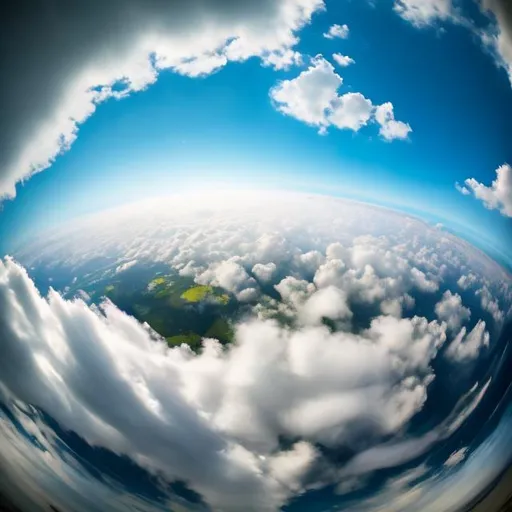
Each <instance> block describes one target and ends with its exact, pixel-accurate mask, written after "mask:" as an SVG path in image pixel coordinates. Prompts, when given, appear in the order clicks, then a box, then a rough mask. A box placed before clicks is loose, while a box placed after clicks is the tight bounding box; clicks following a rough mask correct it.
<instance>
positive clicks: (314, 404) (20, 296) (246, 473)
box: [0, 193, 510, 510]
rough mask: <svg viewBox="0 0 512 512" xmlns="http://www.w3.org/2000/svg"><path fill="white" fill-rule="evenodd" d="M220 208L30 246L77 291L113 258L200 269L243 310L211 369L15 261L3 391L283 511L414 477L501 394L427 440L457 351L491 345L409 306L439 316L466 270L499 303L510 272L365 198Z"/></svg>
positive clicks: (205, 352)
mask: <svg viewBox="0 0 512 512" xmlns="http://www.w3.org/2000/svg"><path fill="white" fill-rule="evenodd" d="M224 199H225V200H223V201H222V202H219V201H218V197H217V196H216V197H214V198H213V197H210V198H208V197H203V198H202V199H201V200H197V197H196V199H195V200H191V198H190V197H181V198H175V199H173V205H174V208H172V209H169V208H168V207H167V208H166V205H167V206H168V204H169V200H168V199H165V200H162V203H158V202H156V203H152V204H148V205H144V204H142V205H139V206H138V207H137V208H134V207H133V206H130V207H129V208H126V209H120V210H118V211H115V212H109V215H108V217H103V216H95V217H92V218H90V219H88V220H84V221H83V222H82V223H80V224H78V225H73V226H70V227H69V228H65V229H63V231H62V232H61V233H57V234H55V235H54V237H53V238H51V239H48V238H46V239H44V240H42V241H41V242H38V243H40V244H41V245H37V243H36V244H35V245H33V246H32V247H31V248H30V249H29V250H28V253H29V254H30V255H31V257H32V258H33V260H32V261H28V260H27V263H28V264H29V265H30V266H33V265H36V266H37V267H38V268H39V270H40V271H43V270H45V269H50V270H51V268H53V267H54V266H57V267H58V268H59V269H60V272H65V271H66V269H69V275H70V278H69V280H70V281H71V279H73V278H74V277H75V276H79V279H78V281H77V283H78V284H77V286H81V284H80V283H81V279H82V278H83V276H84V274H87V272H88V271H89V270H88V267H87V264H88V263H89V262H90V260H91V259H92V258H102V259H104V260H106V261H110V262H111V263H110V272H111V275H114V274H113V270H114V269H115V268H116V267H117V266H118V265H119V262H121V261H133V260H135V259H137V261H138V262H139V264H141V265H143V264H145V263H159V264H160V265H162V264H164V263H165V264H167V265H169V267H170V268H169V272H170V273H172V272H181V271H183V269H186V268H187V269H188V270H187V273H188V275H191V276H193V277H194V278H195V279H196V281H197V282H204V283H211V284H215V285H216V286H222V287H225V288H226V289H229V290H230V291H232V293H236V294H237V297H238V298H239V300H244V301H248V302H249V304H244V305H243V306H241V308H242V310H243V313H244V314H243V315H242V316H241V318H240V319H239V320H238V322H237V324H236V326H235V333H236V334H235V342H234V343H233V344H232V345H231V346H229V347H222V346H221V345H220V343H218V342H217V341H216V340H212V339H210V340H203V349H202V351H200V352H199V353H198V354H195V353H193V352H192V351H191V350H189V349H188V348H187V347H186V346H182V347H178V348H175V349H169V348H168V347H167V345H166V344H165V342H164V341H163V340H161V339H160V337H159V336H158V335H157V334H156V333H155V332H154V331H152V330H151V329H150V328H149V327H148V326H144V325H141V324H139V323H138V322H137V321H136V320H135V319H133V318H131V317H129V316H127V315H126V314H124V313H122V312H121V311H120V310H119V309H118V308H117V307H116V306H114V305H113V304H111V303H109V302H106V303H105V304H103V305H102V306H101V307H97V306H91V307H88V306H87V305H86V304H85V303H84V302H83V301H81V300H76V299H74V300H69V301H68V300H65V299H64V298H63V297H61V296H60V295H59V294H58V293H56V292H54V291H51V292H50V294H49V296H48V297H47V298H43V297H41V296H40V295H39V294H38V292H37V291H36V289H35V287H34V286H33V284H32V282H31V281H30V279H29V278H28V277H27V275H26V273H25V272H24V271H23V270H22V269H21V268H20V267H19V266H18V265H16V264H15V263H14V262H13V261H12V260H7V261H5V262H4V263H2V264H1V265H0V329H1V332H0V335H1V338H2V340H3V341H2V347H1V356H2V357H0V383H1V384H2V385H1V386H0V392H2V390H6V392H7V393H10V394H12V395H13V396H14V397H15V398H16V399H18V400H21V401H22V402H27V403H32V404H34V405H35V406H36V407H40V408H42V409H44V410H45V411H47V412H48V413H49V414H50V415H51V416H54V417H55V419H56V420H57V421H59V423H60V424H61V425H62V426H63V427H64V428H66V429H69V430H72V431H76V433H77V434H78V435H80V436H82V437H83V438H84V439H85V440H86V441H87V442H89V443H90V444H92V445H94V446H101V447H105V448H108V449H110V450H113V451H114V452H115V453H118V454H121V455H126V456H128V457H130V458H132V459H133V460H134V461H135V462H136V463H137V464H139V465H141V466H142V467H144V468H146V469H147V470H148V471H150V472H152V473H155V474H158V475H159V476H160V477H161V478H164V479H165V480H180V481H183V482H185V483H186V485H187V486H188V487H189V488H190V489H192V490H194V491H196V492H198V493H200V494H201V496H202V497H203V498H204V500H205V501H206V502H207V504H208V505H210V506H212V507H217V508H220V509H226V510H231V509H235V510H236V509H237V507H238V508H239V507H240V503H243V506H244V507H245V508H247V509H249V510H250V509H251V508H252V509H253V510H267V509H268V510H272V509H276V508H279V507H281V506H282V505H283V504H284V503H285V502H286V501H287V500H288V499H289V498H291V497H293V496H296V495H297V494H300V493H302V492H305V491H306V490H307V489H309V488H318V487H321V486H324V485H337V484H338V483H339V482H340V481H342V480H343V479H346V478H348V477H349V476H350V475H355V476H356V477H357V478H359V475H360V476H361V478H363V477H365V476H367V475H366V474H367V473H368V472H371V471H373V470H375V469H379V468H381V467H392V466H394V465H396V464H403V463H405V462H407V461H409V460H411V459H412V458H414V457H416V456H419V455H421V454H424V453H425V452H426V451H427V450H428V449H430V448H431V447H432V446H433V445H434V444H435V443H437V442H438V441H440V440H442V439H445V438H446V436H448V435H451V433H453V432H454V431H455V430H457V428H459V427H460V426H461V425H462V423H463V422H464V421H465V420H466V419H467V417H468V416H469V415H470V414H471V413H472V411H473V410H474V408H475V407H476V406H477V405H478V403H479V401H480V400H481V399H482V396H483V394H484V393H485V390H486V389H487V387H488V383H487V384H486V385H485V386H483V387H479V386H478V385H475V386H474V387H472V388H471V390H470V392H469V393H467V395H465V396H464V397H462V399H461V400H460V401H459V402H457V404H456V405H455V406H454V408H453V411H452V413H450V414H449V415H448V417H447V418H446V419H445V420H443V421H442V422H441V424H440V425H438V427H436V428H434V430H433V432H431V433H428V435H425V436H424V437H423V436H420V437H414V429H413V428H412V427H411V425H410V421H411V419H412V418H414V416H415V415H416V414H417V413H418V411H420V410H422V409H423V407H424V405H425V403H426V402H428V400H429V385H430V383H431V382H432V380H433V379H434V378H435V375H434V368H435V367H436V365H435V364H433V363H434V361H435V359H436V357H438V353H439V351H440V350H444V346H445V344H446V343H447V342H448V343H449V345H448V348H447V349H446V352H447V355H448V354H450V356H451V357H452V358H453V359H455V360H469V359H472V358H474V357H476V355H478V353H479V352H480V350H481V349H480V348H479V346H480V345H481V346H483V345H485V344H486V343H490V342H491V337H490V336H489V334H488V333H486V332H484V329H482V326H481V325H480V327H478V329H477V328H475V329H474V330H473V331H471V332H470V333H469V334H467V333H466V332H465V331H464V333H463V335H461V337H460V339H459V340H458V341H457V339H456V340H455V341H453V340H452V339H451V334H449V337H447V329H448V326H447V323H446V322H440V321H437V320H436V321H429V320H428V319H427V318H426V317H424V316H417V315H415V312H414V311H413V310H412V309H411V308H412V307H413V306H414V302H415V297H418V302H419V301H420V300H422V298H423V293H425V292H428V293H431V294H436V295H433V296H430V297H429V298H428V299H429V300H428V301H426V302H427V303H430V304H431V305H430V306H428V307H429V308H430V309H431V310H430V311H429V312H425V315H426V316H429V317H430V318H432V317H433V316H434V309H435V306H434V304H436V303H440V302H443V300H444V299H446V298H447V294H445V296H444V297H442V296H441V293H440V292H439V287H440V286H441V284H442V290H443V291H444V290H445V289H447V287H449V286H450V285H451V284H454V283H455V282H456V281H457V279H459V280H460V278H461V277H462V275H470V274H469V271H468V269H471V273H472V274H471V275H475V276H477V277H478V281H479V282H480V283H485V286H486V288H487V289H488V290H489V293H490V294H491V296H492V298H493V299H494V298H495V297H499V301H500V303H502V304H503V307H505V306H506V305H507V304H509V302H507V300H510V298H509V299H507V288H506V284H507V283H509V282H510V277H509V276H508V275H507V274H506V272H505V271H504V270H503V269H501V267H499V266H498V265H497V264H495V263H493V262H492V261H491V260H490V259H489V258H487V257H486V256H484V255H483V254H482V253H481V252H480V251H478V250H476V249H474V248H472V247H471V246H470V245H469V244H468V243H467V242H464V241H463V240H460V239H458V238H456V237H455V236H453V235H451V234H450V233H447V232H443V231H440V230H439V229H436V228H434V227H432V226H430V225H428V224H426V223H423V222H421V221H419V220H416V219H414V218H410V217H407V216H403V215H401V214H397V213H395V212H391V211H389V210H385V209H380V208H375V207H370V206H368V205H363V204H361V203H355V202H351V201H346V200H340V199H335V198H326V197H323V196H322V197H320V196H319V197H315V196H309V195H301V194H283V193H279V194H268V195H267V196H266V197H265V208H264V209H262V208H261V201H262V196H261V195H260V194H257V195H254V196H252V195H251V194H240V193H236V194H233V195H232V196H229V194H228V195H227V196H226V198H224ZM182 205H189V206H190V205H200V207H199V206H198V207H197V208H198V209H199V211H196V210H194V207H193V206H191V207H190V208H182V207H181V206H182ZM206 219H207V220H208V222H203V220H206ZM25 257H26V256H25ZM251 271H252V272H253V274H254V275H255V276H256V277H257V278H258V280H259V279H260V278H261V275H260V276H258V273H259V272H260V271H262V272H263V271H265V272H264V273H265V277H268V281H266V282H265V286H264V287H262V290H263V289H265V290H268V289H269V288H270V287H271V286H272V285H274V286H275V289H276V291H277V292H278V293H279V295H280V296H281V297H282V300H281V301H279V300H276V299H274V298H271V297H269V296H266V295H265V294H264V292H263V291H262V290H260V289H258V284H257V282H256V280H255V279H254V278H252V277H251ZM266 271H269V272H266ZM270 271H271V272H270ZM462 271H464V272H465V274H461V272H462ZM260 274H261V272H260ZM283 276H284V277H283ZM120 277H121V276H118V277H116V279H119V278H120ZM75 284H76V283H75ZM481 286H482V287H483V284H481ZM468 293H471V292H468ZM483 293H484V292H482V294H483ZM257 294H259V295H258V304H257V305H253V304H251V301H252V300H254V299H255V298H256V296H257ZM271 295H272V296H274V295H273V294H272V293H271ZM451 297H452V298H453V297H455V294H454V293H453V292H452V294H451ZM491 300H492V299H491ZM422 306H423V304H422ZM472 309H473V312H472V316H477V318H478V314H479V313H480V314H481V311H479V309H478V305H475V306H474V307H473V308H472ZM405 311H407V315H408V317H406V318H401V315H402V312H405ZM422 314H423V313H422ZM271 318H276V320H275V321H273V320H269V319H271ZM326 320H329V321H326ZM324 323H325V324H327V325H324ZM483 327H485V325H484V326H483ZM479 329H480V330H479ZM496 333H497V335H499V329H498V330H497V331H496ZM450 342H451V343H450ZM21 376H22V377H21ZM472 378H473V377H472ZM468 384H469V386H471V385H472V384H473V381H472V382H471V383H468ZM462 385H464V384H462ZM98 390H101V392H99V391H98ZM454 400H455V399H454ZM141 429H144V432H145V433H146V435H145V436H143V437H142V436H140V430H141ZM282 440H286V441H288V440H290V441H292V443H291V444H290V443H288V442H285V443H282ZM318 443H320V444H322V445H323V448H322V450H320V449H317V448H315V446H316V445H317V444H318ZM347 446H348V447H350V448H351V449H352V450H354V452H355V453H354V457H352V458H351V460H350V461H348V462H347V463H346V464H345V463H343V464H341V463H340V464H339V465H338V466H336V467H333V466H332V462H330V461H329V460H330V459H329V458H328V457H325V456H324V453H325V450H328V451H329V450H334V449H335V450H339V448H340V447H347ZM197 460H200V461H201V464H199V465H198V464H197ZM312 475H316V476H317V477H316V479H315V478H313V477H312ZM62 508H63V509H65V508H66V507H65V506H63V507H62ZM84 508H86V507H84ZM169 508H173V507H169ZM176 508H178V507H176Z"/></svg>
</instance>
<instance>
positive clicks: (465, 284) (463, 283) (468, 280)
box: [457, 272, 478, 290]
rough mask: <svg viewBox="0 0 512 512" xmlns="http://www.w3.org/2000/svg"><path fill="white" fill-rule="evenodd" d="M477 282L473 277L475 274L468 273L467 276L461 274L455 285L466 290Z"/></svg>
mask: <svg viewBox="0 0 512 512" xmlns="http://www.w3.org/2000/svg"><path fill="white" fill-rule="evenodd" d="M477 282H478V278H477V277H476V276H475V274H472V273H471V272H469V273H468V274H467V275H466V274H462V275H461V276H460V277H459V279H458V280H457V284H458V285H459V286H460V287H461V288H462V289H463V290H467V289H468V288H471V286H473V285H474V284H476V283H477Z"/></svg>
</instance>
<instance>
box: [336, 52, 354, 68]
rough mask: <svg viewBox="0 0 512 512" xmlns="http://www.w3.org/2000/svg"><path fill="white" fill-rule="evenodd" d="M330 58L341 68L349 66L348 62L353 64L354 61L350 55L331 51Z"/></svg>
mask: <svg viewBox="0 0 512 512" xmlns="http://www.w3.org/2000/svg"><path fill="white" fill-rule="evenodd" d="M332 58H333V59H334V61H335V62H336V64H338V66H341V67H342V68H346V67H347V66H350V64H355V62H356V61H355V60H354V59H353V58H352V57H349V56H348V55H342V54H341V53H333V54H332Z"/></svg>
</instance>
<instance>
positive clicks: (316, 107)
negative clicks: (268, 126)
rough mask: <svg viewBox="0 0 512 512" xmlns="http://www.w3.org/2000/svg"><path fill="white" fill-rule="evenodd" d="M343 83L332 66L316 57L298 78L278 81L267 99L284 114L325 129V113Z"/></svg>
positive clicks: (326, 123) (326, 114)
mask: <svg viewBox="0 0 512 512" xmlns="http://www.w3.org/2000/svg"><path fill="white" fill-rule="evenodd" d="M342 83H343V79H342V78H341V77H340V76H339V75H338V74H336V73H335V72H334V68H333V67H332V65H331V64H330V63H329V62H327V61H326V60H325V59H324V58H323V57H321V56H317V57H316V58H315V59H313V61H312V63H311V66H310V67H309V68H308V69H307V70H306V71H303V72H302V73H301V74H300V75H299V76H298V77H297V78H294V79H292V80H284V81H282V82H280V83H279V84H278V85H277V86H276V87H274V88H273V89H272V90H271V92H270V96H271V98H272V100H273V101H274V102H275V103H276V105H277V108H278V110H280V111H281V112H283V113H284V114H286V115H289V116H292V117H295V118H296V119H298V120H299V121H304V122H305V123H307V124H310V125H313V126H318V127H319V128H320V129H321V130H322V129H324V130H325V129H326V127H327V126H328V125H329V121H328V117H327V116H328V112H329V111H330V110H331V109H332V104H333V102H334V101H335V100H336V99H337V98H338V94H337V90H338V88H339V87H340V85H341V84H342Z"/></svg>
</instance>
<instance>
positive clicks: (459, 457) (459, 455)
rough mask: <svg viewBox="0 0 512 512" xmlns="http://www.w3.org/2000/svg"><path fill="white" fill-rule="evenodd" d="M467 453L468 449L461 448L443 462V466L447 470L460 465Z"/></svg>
mask: <svg viewBox="0 0 512 512" xmlns="http://www.w3.org/2000/svg"><path fill="white" fill-rule="evenodd" d="M467 453H468V447H467V446H466V447H464V448H461V449H460V450H456V451H454V452H453V453H452V454H450V456H449V457H448V458H447V459H446V460H445V461H444V466H446V467H448V468H452V467H454V466H457V464H460V463H461V462H462V461H463V460H464V459H465V458H466V455H467Z"/></svg>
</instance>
